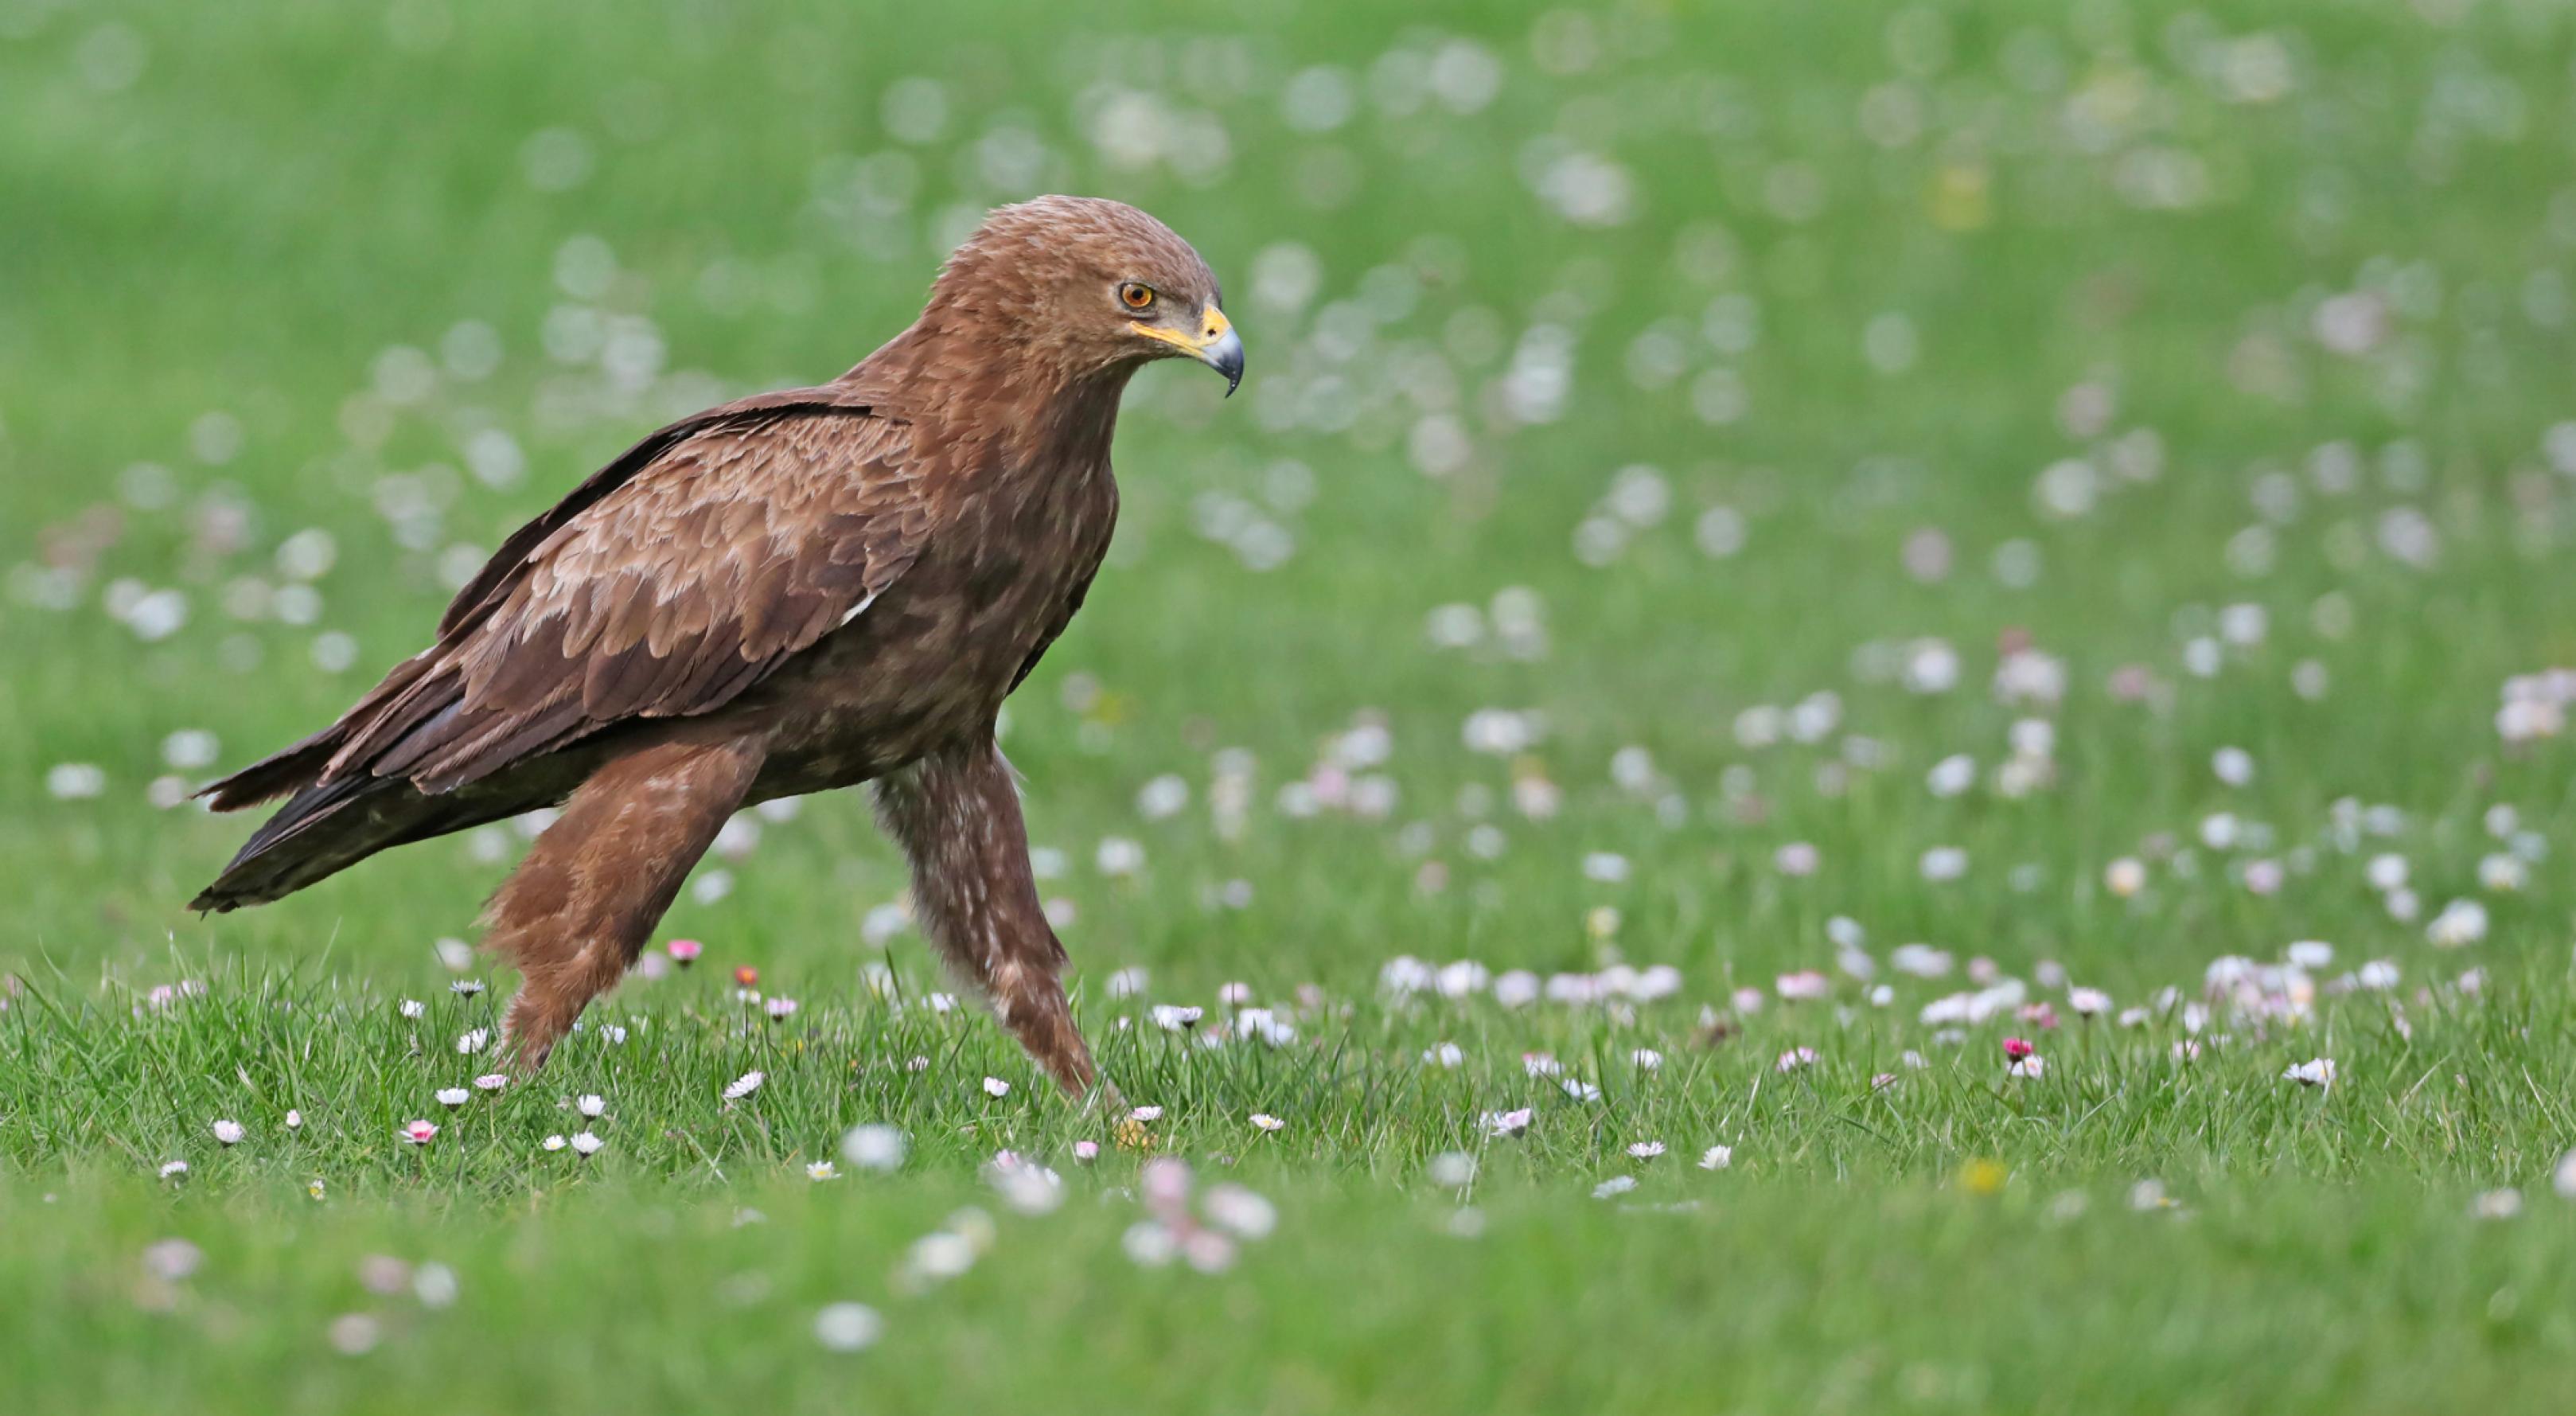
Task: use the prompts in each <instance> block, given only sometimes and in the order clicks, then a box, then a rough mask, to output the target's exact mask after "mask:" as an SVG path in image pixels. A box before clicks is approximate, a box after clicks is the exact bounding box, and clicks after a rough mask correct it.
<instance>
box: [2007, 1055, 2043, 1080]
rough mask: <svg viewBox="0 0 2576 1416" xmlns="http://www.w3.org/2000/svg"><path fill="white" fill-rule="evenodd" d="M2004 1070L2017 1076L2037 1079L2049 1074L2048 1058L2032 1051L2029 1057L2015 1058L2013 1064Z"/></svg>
mask: <svg viewBox="0 0 2576 1416" xmlns="http://www.w3.org/2000/svg"><path fill="white" fill-rule="evenodd" d="M2004 1070H2005V1071H2007V1072H2009V1073H2011V1074H2012V1075H2014V1076H2016V1077H2022V1078H2027V1079H2032V1080H2036V1079H2037V1078H2040V1077H2043V1076H2046V1075H2047V1074H2048V1059H2047V1058H2045V1057H2042V1056H2040V1055H2039V1054H2037V1053H2032V1054H2031V1055H2030V1056H2028V1057H2016V1058H2014V1059H2013V1060H2012V1065H2011V1066H2009V1067H2006V1068H2005V1069H2004Z"/></svg>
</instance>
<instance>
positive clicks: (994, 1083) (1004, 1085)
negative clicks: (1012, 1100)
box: [984, 1077, 1011, 1097]
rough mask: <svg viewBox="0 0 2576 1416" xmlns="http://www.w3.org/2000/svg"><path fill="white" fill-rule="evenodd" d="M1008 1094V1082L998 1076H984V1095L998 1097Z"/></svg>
mask: <svg viewBox="0 0 2576 1416" xmlns="http://www.w3.org/2000/svg"><path fill="white" fill-rule="evenodd" d="M1010 1094H1011V1084H1010V1083H1009V1082H1006V1081H1003V1080H1002V1079H1001V1078H999V1077H986V1078H985V1079H984V1095H986V1096H995V1097H999V1096H1009V1095H1010Z"/></svg>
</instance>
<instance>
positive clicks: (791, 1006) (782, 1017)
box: [760, 998, 804, 1023]
mask: <svg viewBox="0 0 2576 1416" xmlns="http://www.w3.org/2000/svg"><path fill="white" fill-rule="evenodd" d="M760 1006H761V1010H762V1011H763V1012H766V1013H767V1014H769V1020H770V1021H771V1022H773V1023H780V1022H785V1021H786V1020H787V1019H789V1018H792V1017H795V1016H796V1010H797V1009H798V1008H801V1007H803V1006H804V1005H803V1004H801V1003H798V1002H797V1001H796V1000H795V999H793V998H772V999H770V1000H769V1001H768V1002H766V1003H763V1004H761V1005H760Z"/></svg>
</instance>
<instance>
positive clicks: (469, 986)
mask: <svg viewBox="0 0 2576 1416" xmlns="http://www.w3.org/2000/svg"><path fill="white" fill-rule="evenodd" d="M447 991H448V992H450V993H453V994H455V995H456V996H457V997H459V998H471V997H473V996H474V995H475V994H477V993H480V992H482V991H483V980H481V979H479V978H460V979H458V980H457V981H456V982H454V983H451V984H449V985H448V986H447Z"/></svg>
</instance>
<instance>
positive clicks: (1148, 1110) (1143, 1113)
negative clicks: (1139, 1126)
mask: <svg viewBox="0 0 2576 1416" xmlns="http://www.w3.org/2000/svg"><path fill="white" fill-rule="evenodd" d="M1127 1115H1128V1116H1129V1117H1130V1118H1131V1119H1133V1120H1137V1121H1160V1120H1162V1119H1163V1108H1161V1107H1159V1106H1140V1107H1137V1108H1136V1109H1135V1110H1133V1111H1130V1112H1128V1113H1127Z"/></svg>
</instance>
